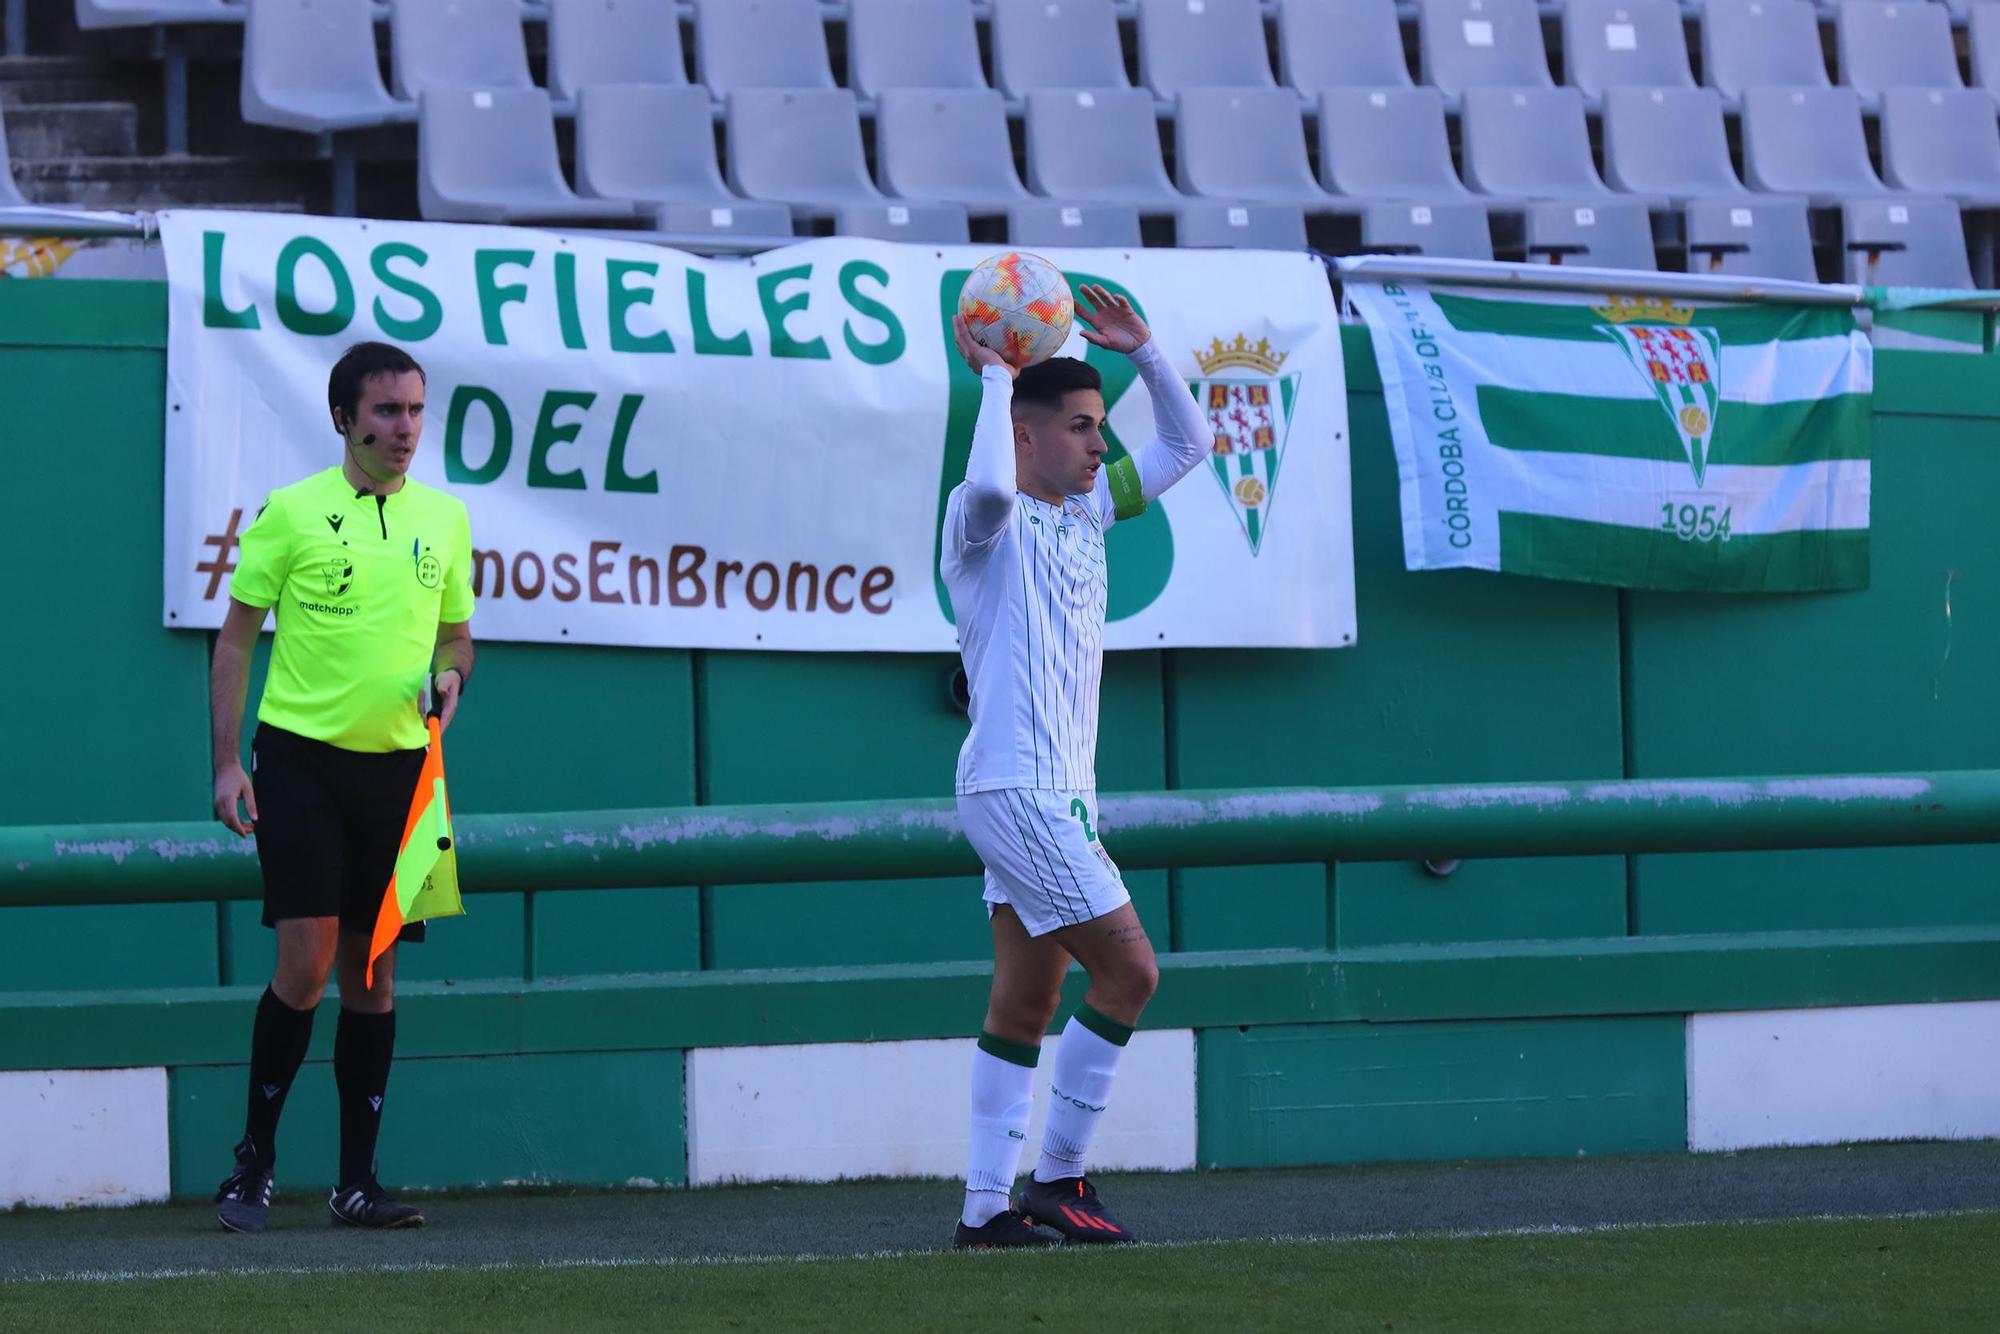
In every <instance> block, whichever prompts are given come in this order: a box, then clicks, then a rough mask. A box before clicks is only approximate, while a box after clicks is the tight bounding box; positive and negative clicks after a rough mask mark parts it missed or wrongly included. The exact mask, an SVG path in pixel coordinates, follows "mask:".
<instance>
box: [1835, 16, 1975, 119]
mask: <svg viewBox="0 0 2000 1334" xmlns="http://www.w3.org/2000/svg"><path fill="white" fill-rule="evenodd" d="M1833 24H1834V28H1833V30H1834V42H1835V53H1836V58H1837V59H1838V60H1839V62H1840V81H1841V82H1842V83H1844V84H1846V85H1847V86H1848V87H1850V88H1852V89H1854V91H1856V92H1857V93H1860V94H1861V103H1862V105H1863V106H1864V107H1866V108H1867V109H1869V110H1871V111H1872V110H1874V109H1875V108H1876V107H1877V106H1878V105H1880V103H1881V100H1882V90H1883V89H1884V88H1960V87H1963V86H1964V83H1963V81H1962V80H1960V78H1959V77H1958V55H1957V53H1956V52H1955V51H1954V50H1953V48H1952V44H1951V15H1950V14H1948V13H1946V12H1945V8H1944V6H1943V5H1940V4H1933V3H1931V2H1930V0H1914V2H1913V3H1904V4H1876V3H1874V2H1873V0H1845V3H1843V4H1842V5H1841V6H1840V11H1839V13H1838V14H1837V15H1836V16H1835V17H1834V21H1833Z"/></svg>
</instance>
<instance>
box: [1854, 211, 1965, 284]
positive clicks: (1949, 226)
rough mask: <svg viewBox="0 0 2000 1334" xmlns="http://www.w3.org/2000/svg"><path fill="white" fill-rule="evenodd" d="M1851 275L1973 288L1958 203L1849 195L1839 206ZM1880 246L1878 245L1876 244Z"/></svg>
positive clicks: (1890, 281)
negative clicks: (1861, 197) (1849, 197)
mask: <svg viewBox="0 0 2000 1334" xmlns="http://www.w3.org/2000/svg"><path fill="white" fill-rule="evenodd" d="M1840 227H1841V235H1842V236H1843V237H1844V238H1845V239H1846V241H1847V281H1849V282H1851V283H1867V284H1871V285H1876V284H1879V285H1881V286H1884V287H1958V288H1969V287H1971V286H1972V285H1973V283H1972V264H1971V261H1970V260H1969V259H1968V258H1967V256H1966V253H1965V223H1964V221H1963V219H1961V218H1960V217H1959V213H1958V204H1957V202H1956V201H1954V200H1950V199H1938V198H1934V197H1929V196H1924V195H1898V196H1893V197H1883V198H1877V199H1850V200H1848V201H1847V202H1846V203H1844V204H1842V205H1841V206H1840ZM1877 247H1879V248H1877Z"/></svg>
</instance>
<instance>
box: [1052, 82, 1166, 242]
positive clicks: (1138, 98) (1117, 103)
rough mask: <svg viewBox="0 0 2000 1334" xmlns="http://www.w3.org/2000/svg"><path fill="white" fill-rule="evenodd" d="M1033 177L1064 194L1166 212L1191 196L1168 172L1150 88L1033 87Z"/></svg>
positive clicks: (1061, 196) (1055, 192)
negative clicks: (1176, 184)
mask: <svg viewBox="0 0 2000 1334" xmlns="http://www.w3.org/2000/svg"><path fill="white" fill-rule="evenodd" d="M1027 137H1028V184H1029V185H1030V186H1031V187H1032V188H1033V189H1034V190H1035V191H1037V192H1038V193H1040V194H1044V195H1048V196H1051V197H1052V198H1056V199H1086V200H1102V201H1105V202H1108V203H1121V204H1132V205H1134V206H1136V207H1137V208H1138V209H1139V210H1140V212H1142V213H1166V212H1171V211H1172V210H1173V209H1175V208H1177V207H1179V206H1180V204H1181V203H1182V202H1183V201H1184V200H1185V199H1186V198H1187V196H1186V195H1183V194H1182V193H1181V192H1180V191H1179V190H1176V189H1175V188H1174V183H1173V182H1172V181H1171V180H1169V179H1168V178H1167V168H1166V162H1165V159H1164V158H1163V157H1162V156H1161V153H1160V130H1159V125H1158V123H1157V122H1156V121H1155V120H1154V117H1153V95H1152V94H1151V93H1148V92H1147V91H1146V90H1145V89H1143V88H1074V89H1072V88H1041V89H1037V90H1035V91H1034V92H1031V93H1029V94H1028V108H1027Z"/></svg>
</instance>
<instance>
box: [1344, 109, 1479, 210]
mask: <svg viewBox="0 0 2000 1334" xmlns="http://www.w3.org/2000/svg"><path fill="white" fill-rule="evenodd" d="M1319 175H1320V182H1321V184H1323V185H1325V186H1326V188H1327V189H1329V190H1331V191H1333V192H1334V193H1335V194H1338V195H1350V196H1353V197H1356V198H1361V199H1412V200H1424V201H1441V200H1451V199H1469V198H1471V196H1472V192H1471V191H1469V190H1467V189H1466V188H1465V185H1464V183H1463V182H1461V181H1460V180H1459V179H1458V173H1457V172H1456V171H1455V170H1453V168H1452V165H1451V142H1450V140H1449V139H1448V138H1447V136H1446V133H1445V121H1444V94H1442V93H1440V92H1439V91H1438V90H1437V89H1435V88H1329V89H1327V90H1326V91H1325V92H1324V93H1322V94H1320V99H1319Z"/></svg>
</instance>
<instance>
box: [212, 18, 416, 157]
mask: <svg viewBox="0 0 2000 1334" xmlns="http://www.w3.org/2000/svg"><path fill="white" fill-rule="evenodd" d="M239 96H240V100H241V108H242V115H243V119H244V120H246V121H248V122H250V123H251V124H253V125H275V126H277V127H279V128H280V129H286V130H302V131H304V132H306V133H308V134H326V133H331V132H334V131H339V130H351V129H357V128H359V127H361V126H364V125H390V124H396V123H399V122H401V123H407V122H409V121H413V120H415V119H416V118H417V104H416V103H415V102H405V101H400V100H398V99H396V98H393V97H391V96H389V90H388V89H386V88H384V87H383V86H382V70H381V67H380V65H378V64H377V63H376V59H375V15H374V9H373V5H372V4H371V0H252V3H251V4H250V6H249V16H248V18H247V20H246V22H245V24H244V28H243V80H242V83H241V85H240V92H239Z"/></svg>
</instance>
